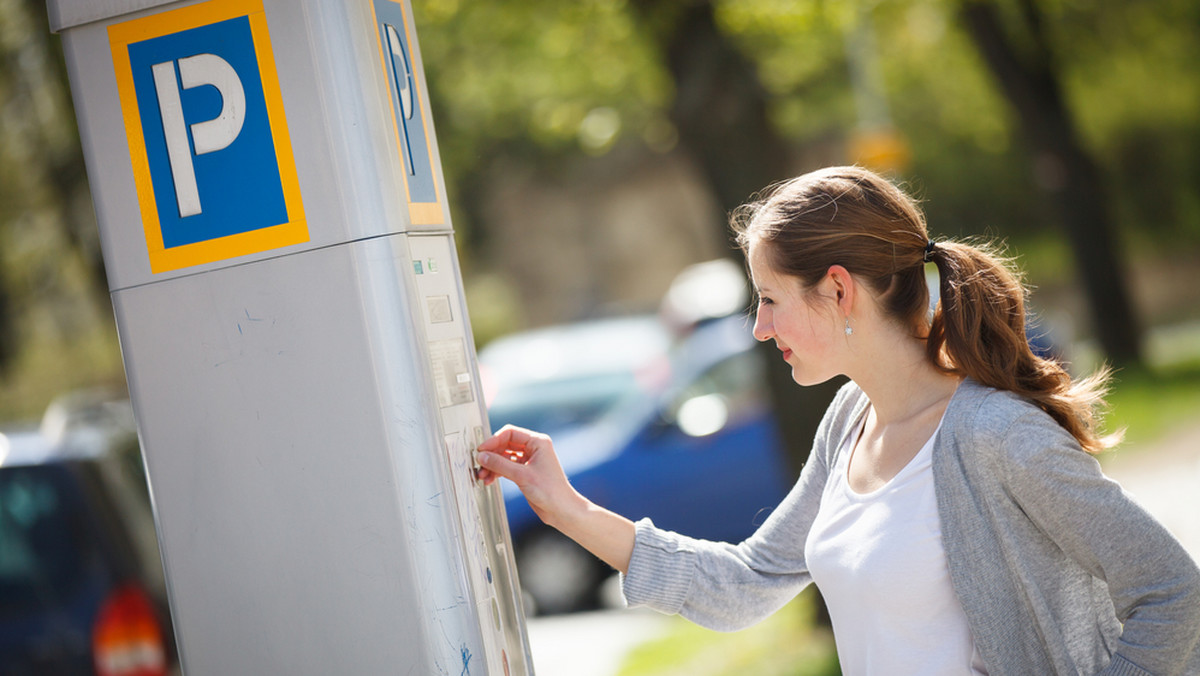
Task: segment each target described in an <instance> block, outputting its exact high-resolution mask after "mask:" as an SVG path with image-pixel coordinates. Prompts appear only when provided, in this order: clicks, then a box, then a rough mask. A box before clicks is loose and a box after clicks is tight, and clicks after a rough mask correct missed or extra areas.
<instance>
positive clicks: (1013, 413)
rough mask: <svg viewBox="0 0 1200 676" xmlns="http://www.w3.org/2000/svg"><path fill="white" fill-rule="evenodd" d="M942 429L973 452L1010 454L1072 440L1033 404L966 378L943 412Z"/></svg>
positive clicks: (1056, 423) (1017, 395) (1004, 391)
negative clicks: (952, 434) (951, 433)
mask: <svg viewBox="0 0 1200 676" xmlns="http://www.w3.org/2000/svg"><path fill="white" fill-rule="evenodd" d="M943 427H949V428H950V429H951V430H953V431H954V434H955V437H956V438H957V440H958V442H959V443H960V444H967V445H969V446H971V447H972V452H973V453H979V452H985V453H986V452H987V450H989V449H991V450H993V451H1004V453H1003V454H1004V455H1005V456H1006V457H1009V458H1010V459H1011V456H1012V452H1013V451H1018V452H1019V448H1020V447H1023V446H1027V445H1032V446H1036V447H1044V446H1046V445H1047V444H1053V445H1057V444H1058V443H1059V442H1061V443H1067V444H1068V445H1070V444H1071V442H1072V441H1073V438H1072V437H1071V435H1070V433H1068V432H1067V431H1066V430H1065V429H1064V428H1063V427H1062V426H1061V425H1059V424H1058V422H1057V421H1055V420H1054V418H1052V417H1051V416H1050V414H1049V413H1047V412H1046V411H1044V410H1042V409H1041V407H1039V406H1038V405H1037V404H1035V403H1034V402H1033V401H1031V400H1029V399H1027V398H1025V397H1023V396H1021V395H1019V394H1017V393H1015V392H1011V391H1008V390H1001V389H997V388H994V387H989V386H987V385H982V384H980V383H978V382H975V381H974V380H971V379H970V378H967V379H965V380H964V381H963V382H962V384H960V385H959V388H958V391H957V392H956V393H955V395H954V398H953V399H951V403H950V406H949V407H948V408H947V411H946V420H945V422H944V423H943Z"/></svg>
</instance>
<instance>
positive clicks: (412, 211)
mask: <svg viewBox="0 0 1200 676" xmlns="http://www.w3.org/2000/svg"><path fill="white" fill-rule="evenodd" d="M391 1H392V2H394V3H395V4H397V5H400V13H401V15H403V17H404V37H405V42H406V45H407V47H408V58H409V60H411V61H412V62H413V85H414V86H415V87H416V90H417V92H418V94H420V93H423V92H424V91H425V90H424V88H423V87H422V84H421V80H420V78H421V77H422V76H424V73H419V72H418V70H417V68H416V60H415V59H414V58H413V32H412V26H410V25H409V21H408V12H407V11H406V8H405V7H404V3H402V2H400V1H399V0H391ZM371 21H372V22H373V23H374V25H375V40H376V42H377V43H378V44H379V65H380V67H381V68H383V75H384V77H385V78H387V79H389V80H390V78H389V77H388V73H390V72H391V71H390V70H389V67H388V63H387V52H386V50H385V49H384V44H383V36H381V35H380V30H379V28H380V26H379V17H378V16H377V15H376V14H375V3H374V2H371ZM392 86H393V85H392V83H391V82H390V81H389V82H388V84H387V92H388V109H389V110H391V112H392V115H391V118H392V134H393V135H394V137H395V140H396V152H397V155H398V156H399V157H400V166H401V168H406V167H405V162H404V156H403V153H401V152H400V149H401V148H402V147H404V146H403V145H402V142H401V140H400V121H399V120H397V119H396V106H395V105H394V104H393V103H392ZM417 105H418V106H420V107H421V127H422V131H424V132H425V147H426V148H427V149H428V151H429V160H430V171H433V160H434V159H436V158H435V157H434V151H433V143H432V142H431V140H430V138H429V119H430V118H429V111H428V110H426V108H425V98H424V97H423V96H417ZM402 176H403V178H404V201H405V202H406V203H407V204H408V218H409V220H410V221H411V222H412V224H413V225H442V224H444V223H445V222H446V216H445V214H444V207H443V205H442V199H443V198H442V190H441V187H440V186H439V185H438V181H437V175H436V172H435V175H434V177H433V178H434V180H433V191H434V193H435V194H436V195H437V201H435V202H414V201H413V199H412V194H411V192H410V191H409V187H408V176H407V175H405V174H402Z"/></svg>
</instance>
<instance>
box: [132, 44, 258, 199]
mask: <svg viewBox="0 0 1200 676" xmlns="http://www.w3.org/2000/svg"><path fill="white" fill-rule="evenodd" d="M175 63H176V62H174V61H164V62H163V63H156V64H154V65H153V66H151V70H152V71H153V73H154V87H155V90H156V91H157V93H158V107H159V112H160V113H161V114H162V125H163V134H164V135H165V136H166V145H167V156H168V158H169V160H170V163H171V175H172V178H173V179H174V182H175V199H176V201H177V202H178V204H179V216H180V217H181V218H183V217H187V216H195V215H196V214H199V213H201V211H202V209H201V207H200V192H199V190H198V188H197V187H196V171H195V167H194V166H193V164H192V148H193V147H194V148H195V154H196V155H204V154H206V153H211V152H215V151H218V150H221V149H223V148H227V147H228V146H229V144H231V143H233V141H234V140H235V139H236V138H237V137H238V134H239V133H240V132H241V131H242V123H243V122H245V120H246V93H245V90H243V88H242V81H241V79H239V78H238V76H237V72H235V71H234V69H233V66H231V65H229V62H228V61H226V60H225V59H222V58H221V57H219V56H217V55H216V54H197V55H195V56H189V57H186V58H183V59H179V61H178V64H179V81H178V83H177V82H176V79H175ZM180 83H181V84H182V85H183V89H192V88H193V87H200V86H202V85H211V86H213V87H216V88H217V91H218V92H219V93H220V94H221V112H220V114H219V115H217V116H216V117H214V118H213V119H211V120H205V121H203V122H196V123H194V124H192V125H190V127H189V126H188V125H187V124H186V123H185V122H184V117H183V102H182V101H181V99H180V96H179V84H180ZM189 128H190V129H191V132H192V136H191V143H190V144H189V142H188V133H187V132H188V129H189Z"/></svg>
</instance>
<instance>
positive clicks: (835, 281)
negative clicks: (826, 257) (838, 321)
mask: <svg viewBox="0 0 1200 676" xmlns="http://www.w3.org/2000/svg"><path fill="white" fill-rule="evenodd" d="M825 279H826V281H827V282H828V283H829V284H830V286H831V287H832V291H833V297H834V300H836V301H837V305H838V309H839V310H840V311H841V313H842V316H843V317H849V316H850V310H851V308H853V307H854V297H855V295H856V293H857V284H856V283H855V281H854V278H853V277H851V276H850V271H849V270H847V269H846V268H844V267H842V266H840V265H831V266H829V270H828V271H827V272H826V273H825Z"/></svg>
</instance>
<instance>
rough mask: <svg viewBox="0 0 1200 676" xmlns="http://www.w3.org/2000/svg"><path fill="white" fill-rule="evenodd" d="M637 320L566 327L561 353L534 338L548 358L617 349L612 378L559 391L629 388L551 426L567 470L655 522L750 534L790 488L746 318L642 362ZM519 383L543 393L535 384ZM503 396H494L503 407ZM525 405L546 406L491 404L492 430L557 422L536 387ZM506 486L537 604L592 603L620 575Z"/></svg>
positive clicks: (591, 489) (620, 506)
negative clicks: (627, 334) (629, 336)
mask: <svg viewBox="0 0 1200 676" xmlns="http://www.w3.org/2000/svg"><path fill="white" fill-rule="evenodd" d="M638 321H642V322H653V321H655V320H653V319H652V318H641V319H639V320H638ZM628 326H629V324H628V323H627V320H620V321H618V320H608V321H596V322H589V323H587V324H586V325H583V326H575V327H573V328H574V331H566V330H562V331H558V332H557V333H555V334H553V335H557V336H560V337H562V338H563V339H564V340H567V341H568V342H567V343H566V344H565V345H559V346H557V347H556V348H551V347H550V343H549V341H547V335H551V334H547V333H545V332H540V333H538V334H536V335H535V336H533V337H532V338H530V339H529V340H531V341H540V342H541V345H542V347H541V348H540V350H539V351H538V352H539V353H541V354H549V353H550V352H551V351H552V350H559V351H561V352H562V353H564V354H568V355H579V356H580V359H581V360H583V359H584V358H585V357H588V358H590V357H591V355H589V354H588V353H586V352H583V351H581V350H579V349H577V347H578V345H580V344H582V343H583V342H588V343H590V344H593V345H607V346H609V349H610V350H615V352H614V353H613V355H612V356H611V357H610V358H611V360H612V362H611V366H612V369H611V371H612V372H611V373H609V374H608V375H607V377H603V378H601V377H599V376H598V375H597V374H595V373H591V374H589V376H588V377H587V378H581V379H579V380H578V382H574V383H568V382H565V381H566V380H567V378H566V377H565V376H564V377H562V378H559V379H557V380H556V381H555V389H556V390H558V391H562V392H573V391H577V390H582V391H586V390H588V387H589V385H588V383H589V382H602V383H606V384H609V385H612V384H613V383H622V384H623V386H621V387H611V388H610V389H606V390H604V393H605V394H604V397H603V400H604V401H605V402H606V405H605V406H602V407H599V408H598V410H595V411H593V412H594V413H596V414H597V417H594V418H590V419H581V418H579V417H573V418H572V421H573V422H574V424H572V425H559V426H557V427H556V428H552V432H554V433H555V436H554V439H555V448H556V450H557V451H558V454H559V457H560V459H561V461H562V464H563V468H564V470H565V471H566V473H567V475H568V477H569V478H570V480H571V482H572V484H574V485H575V487H576V488H577V489H578V490H579V491H580V492H581V493H583V494H584V495H586V496H588V497H589V498H590V499H592V500H594V501H595V502H597V503H598V504H601V505H603V506H605V507H607V508H609V509H612V510H613V511H615V512H617V513H619V514H623V515H625V516H628V517H630V518H633V519H637V518H640V517H650V518H651V519H653V520H654V522H655V524H656V525H659V526H662V527H664V528H669V529H672V530H677V531H679V532H682V533H685V534H688V535H692V536H696V537H702V538H707V539H713V540H722V541H732V542H737V541H739V540H742V539H744V538H745V537H747V536H749V535H750V534H751V533H753V532H754V530H755V528H757V527H758V525H760V524H761V523H762V521H763V519H764V518H765V517H766V514H767V513H769V512H770V510H771V509H773V508H774V507H775V506H776V505H777V504H778V503H779V501H780V500H782V498H783V496H784V494H785V493H786V491H787V489H788V487H789V486H790V476H789V471H788V469H787V465H786V463H785V459H784V454H783V450H782V442H781V439H780V436H779V432H778V430H777V427H776V423H775V418H774V415H773V413H772V409H771V407H770V404H769V397H768V394H767V391H766V389H765V388H766V385H765V382H766V380H765V377H764V375H763V369H764V365H763V364H762V362H761V360H760V357H759V355H758V353H757V352H756V351H755V350H754V349H753V347H754V344H755V341H754V339H753V337H752V335H751V326H750V322H749V320H748V319H747V318H746V317H744V316H730V317H725V318H722V319H715V320H710V321H706V322H702V323H701V324H699V325H697V326H695V327H694V328H692V329H690V330H689V332H688V333H687V334H686V335H685V336H683V337H681V338H678V339H677V340H676V341H675V342H674V343H673V344H672V345H671V346H669V347H667V348H665V349H663V350H661V351H658V352H657V353H654V354H650V355H649V356H648V357H645V358H642V357H638V356H633V355H630V354H628V352H627V351H626V352H622V348H621V347H620V346H619V343H618V340H619V338H618V336H620V335H621V333H622V332H623V331H625V330H626V329H627V328H628ZM659 330H661V331H664V332H665V331H666V329H665V328H660V329H659ZM581 332H582V333H585V334H587V340H586V341H584V340H581V339H580V338H579V335H580V333H581ZM606 336H607V338H606ZM511 340H513V341H519V340H522V338H521V337H520V336H515V337H513V338H512V339H511ZM622 355H624V356H625V357H626V358H625V359H624V360H623V359H621V358H620V357H621V356H622ZM495 358H497V355H496V354H495V353H491V352H489V351H488V350H487V349H485V350H483V351H481V353H480V360H481V362H483V363H484V365H485V366H486V365H487V364H488V362H489V361H490V360H492V359H495ZM584 370H586V369H584ZM522 387H524V388H526V389H536V383H533V382H526V383H523V384H522ZM503 394H504V392H503V390H502V389H501V391H499V392H498V393H497V396H496V401H497V402H498V403H499V402H503V401H504V398H503ZM584 398H586V397H582V396H574V397H563V401H574V400H577V399H584ZM525 400H527V401H531V402H533V401H536V402H539V403H538V406H537V407H533V406H531V407H530V408H535V409H538V410H532V411H524V410H521V409H520V408H519V407H516V406H494V407H492V408H491V409H490V414H489V415H490V417H491V422H492V424H493V426H495V427H499V426H500V425H503V424H505V423H509V422H513V423H519V422H521V421H523V420H538V419H543V420H548V419H554V418H555V414H554V412H553V411H543V410H540V408H551V409H552V408H553V407H554V406H555V405H556V402H557V400H556V399H555V398H553V397H538V396H534V395H533V394H528V395H527V396H526V397H525ZM509 416H511V417H509ZM503 487H504V494H505V508H506V511H507V513H508V520H509V527H510V529H511V531H512V535H513V541H514V544H515V548H516V551H515V556H516V561H517V567H518V571H519V573H520V576H521V586H522V588H523V590H524V591H525V592H526V594H527V595H528V596H529V597H530V598H531V601H532V605H533V606H534V608H533V609H534V610H536V611H537V612H540V613H556V612H566V611H571V610H578V609H584V608H588V607H593V606H595V605H596V604H597V602H598V595H599V591H600V589H601V586H602V583H603V582H604V581H605V579H606V578H607V577H608V576H609V575H610V574H611V570H609V569H608V568H607V567H606V566H605V565H604V564H602V563H600V561H599V560H597V559H595V558H594V557H592V556H591V555H590V554H588V553H587V552H585V551H584V550H582V549H581V548H579V547H578V546H577V545H575V544H574V543H573V542H571V541H570V540H568V539H566V538H565V537H563V536H562V535H560V534H559V533H558V532H557V531H554V530H553V529H550V528H548V527H546V526H544V525H543V524H542V523H541V521H540V520H539V519H538V518H537V516H536V515H535V514H534V513H533V511H532V510H531V509H530V508H529V505H528V504H527V503H526V502H525V500H524V498H523V497H522V496H521V495H520V493H519V491H517V489H516V487H515V486H514V485H513V484H511V483H510V482H507V481H505V482H504V483H503Z"/></svg>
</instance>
